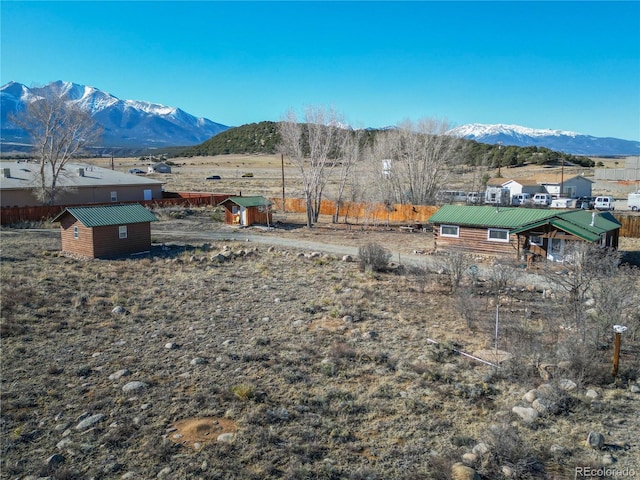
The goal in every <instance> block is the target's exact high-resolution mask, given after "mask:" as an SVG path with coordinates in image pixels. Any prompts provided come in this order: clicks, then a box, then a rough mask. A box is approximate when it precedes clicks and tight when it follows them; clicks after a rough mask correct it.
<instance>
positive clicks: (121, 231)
mask: <svg viewBox="0 0 640 480" xmlns="http://www.w3.org/2000/svg"><path fill="white" fill-rule="evenodd" d="M127 235H128V232H127V226H126V225H120V226H119V227H118V238H120V239H125V238H127Z"/></svg>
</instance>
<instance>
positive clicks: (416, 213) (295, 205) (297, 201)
mask: <svg viewBox="0 0 640 480" xmlns="http://www.w3.org/2000/svg"><path fill="white" fill-rule="evenodd" d="M231 196H232V195H228V194H212V193H200V192H164V198H161V199H157V200H148V201H141V202H135V203H140V204H142V205H145V206H148V207H150V208H166V207H170V206H173V205H183V206H187V207H202V206H206V205H211V206H216V205H218V204H219V203H221V202H223V201H224V200H226V199H227V198H229V197H231ZM271 201H272V202H274V204H275V208H276V210H282V199H281V198H271ZM96 205H98V204H96ZM102 205H111V204H108V203H107V204H102ZM73 206H82V205H56V206H36V207H3V208H2V209H0V224H2V225H16V224H20V223H24V222H40V221H45V220H48V219H51V218H54V217H55V216H56V215H58V214H59V213H60V212H62V211H63V210H64V209H65V208H67V207H73ZM85 206H86V205H85ZM438 208H439V207H437V206H433V205H396V204H393V205H389V204H384V203H356V202H341V204H340V210H339V212H338V221H346V222H350V223H355V224H364V225H383V224H386V223H394V224H398V223H401V224H419V225H424V224H426V223H427V220H428V219H429V217H431V215H433V214H434V213H435V212H436V211H438ZM285 210H286V211H287V212H296V213H304V212H305V211H306V207H305V201H304V199H303V198H287V199H285ZM320 214H322V215H331V216H334V215H336V203H335V202H333V201H331V200H323V201H322V203H321V206H320ZM613 215H614V217H615V218H616V219H617V220H618V221H619V222H620V223H621V224H622V227H621V228H620V236H621V237H629V238H640V214H637V213H632V212H613Z"/></svg>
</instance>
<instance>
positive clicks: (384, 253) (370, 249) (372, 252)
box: [358, 243, 391, 272]
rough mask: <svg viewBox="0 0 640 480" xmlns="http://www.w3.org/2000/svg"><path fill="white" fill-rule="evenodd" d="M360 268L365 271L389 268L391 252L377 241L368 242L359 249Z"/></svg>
mask: <svg viewBox="0 0 640 480" xmlns="http://www.w3.org/2000/svg"><path fill="white" fill-rule="evenodd" d="M358 257H359V259H360V269H361V270H362V271H365V272H381V271H383V270H384V269H386V268H387V265H388V264H389V259H390V258H391V253H390V252H389V251H388V250H387V249H386V248H384V247H383V246H381V245H379V244H377V243H368V244H367V245H363V246H361V247H360V248H359V249H358Z"/></svg>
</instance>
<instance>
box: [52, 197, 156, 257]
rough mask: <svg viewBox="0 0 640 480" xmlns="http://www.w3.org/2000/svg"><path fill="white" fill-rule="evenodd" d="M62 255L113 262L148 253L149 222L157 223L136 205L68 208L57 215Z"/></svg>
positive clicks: (153, 216)
mask: <svg viewBox="0 0 640 480" xmlns="http://www.w3.org/2000/svg"><path fill="white" fill-rule="evenodd" d="M53 221H54V222H60V229H61V235H62V251H63V252H66V253H71V254H74V255H80V256H83V257H89V258H113V257H119V256H123V255H130V254H133V253H143V252H148V251H150V250H151V222H156V221H158V219H157V218H156V217H155V215H153V213H151V212H150V211H149V210H147V209H146V208H144V207H143V206H142V205H140V204H138V203H134V204H126V205H104V206H96V207H68V208H66V209H65V210H64V211H63V212H61V213H60V214H58V215H57V216H56V217H55V218H54V219H53Z"/></svg>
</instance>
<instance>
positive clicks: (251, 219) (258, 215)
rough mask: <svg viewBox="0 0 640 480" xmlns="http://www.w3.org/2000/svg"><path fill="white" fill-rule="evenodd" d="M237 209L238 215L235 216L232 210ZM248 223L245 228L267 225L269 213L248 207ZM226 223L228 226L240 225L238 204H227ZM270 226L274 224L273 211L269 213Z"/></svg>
mask: <svg viewBox="0 0 640 480" xmlns="http://www.w3.org/2000/svg"><path fill="white" fill-rule="evenodd" d="M233 207H237V208H238V213H237V214H236V215H234V214H233V212H232V208H233ZM245 216H246V217H245V218H246V223H244V226H245V227H248V226H251V225H256V224H257V225H267V212H266V211H262V212H260V211H258V207H247V208H246V214H245ZM224 221H225V223H226V224H227V225H240V206H239V205H236V204H233V203H232V204H225V212H224ZM268 224H269V225H272V224H273V215H272V213H271V211H269V218H268Z"/></svg>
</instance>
